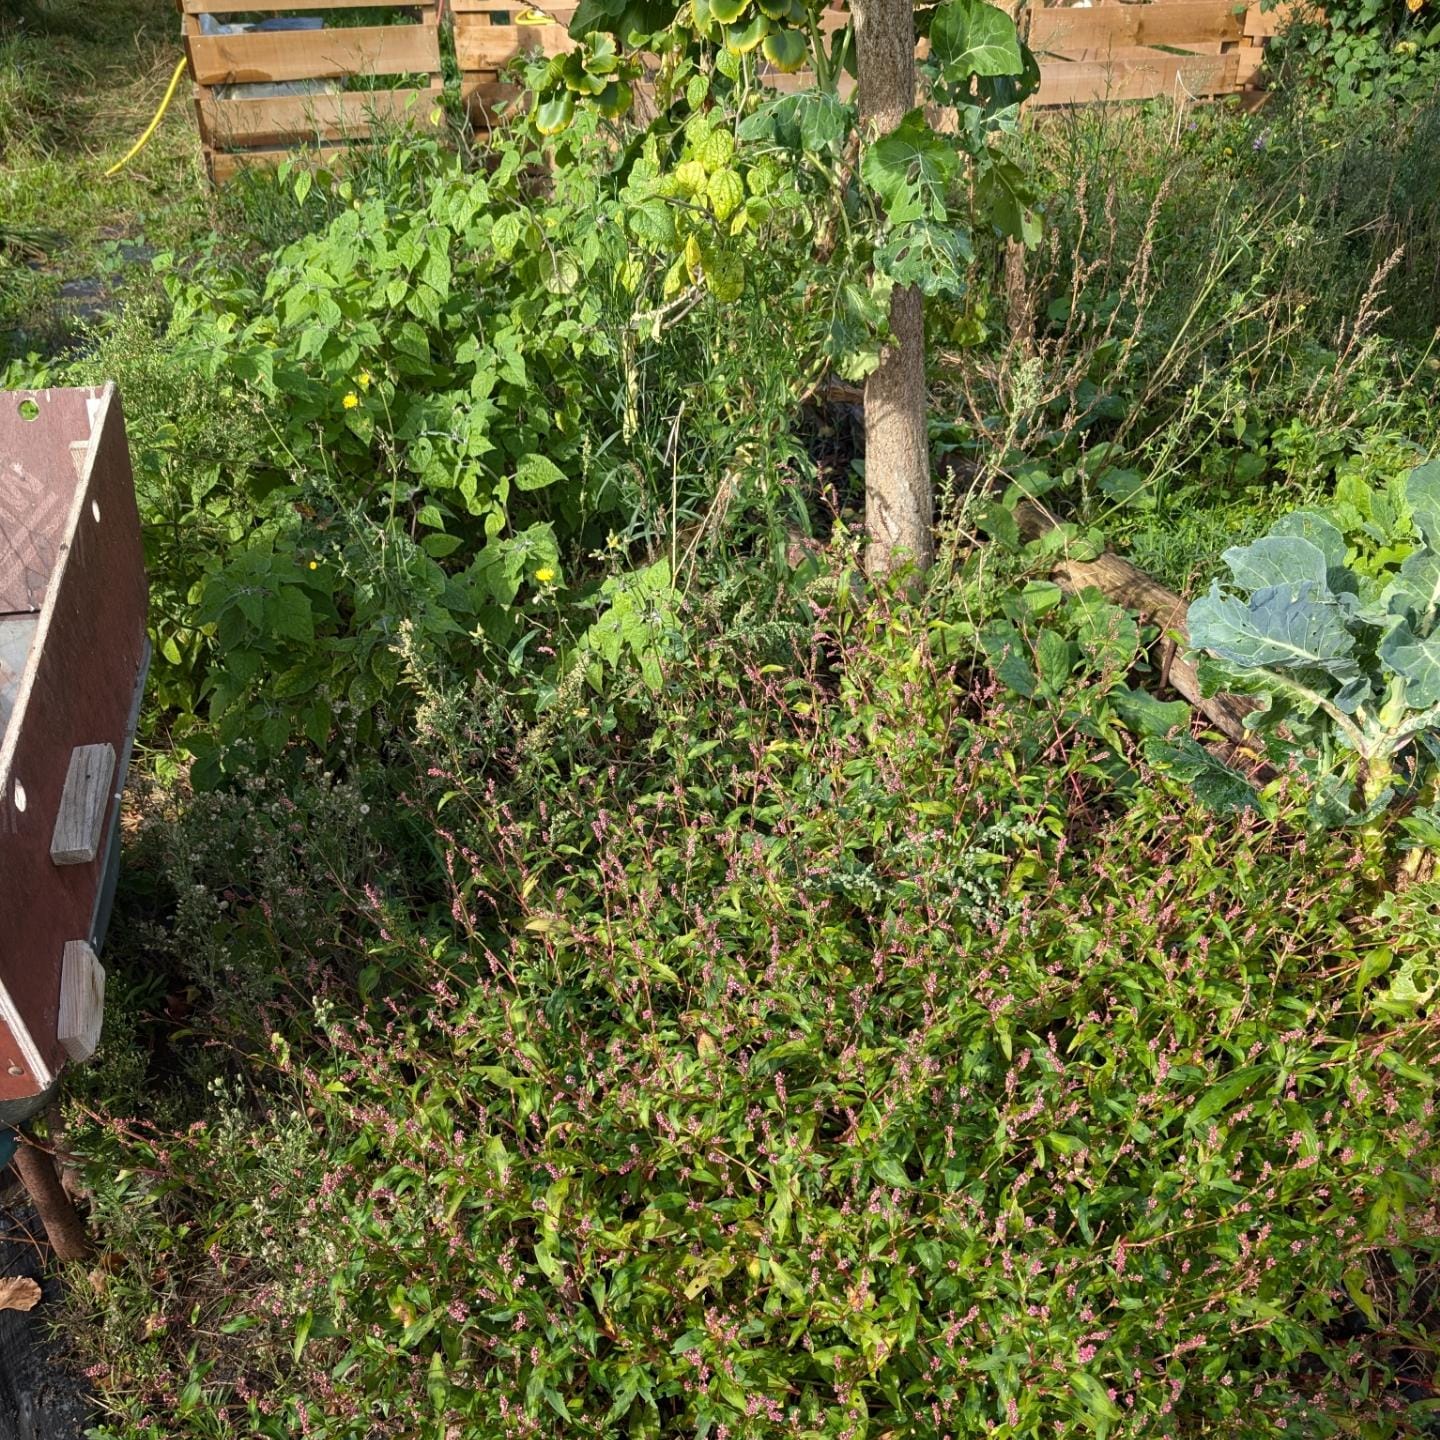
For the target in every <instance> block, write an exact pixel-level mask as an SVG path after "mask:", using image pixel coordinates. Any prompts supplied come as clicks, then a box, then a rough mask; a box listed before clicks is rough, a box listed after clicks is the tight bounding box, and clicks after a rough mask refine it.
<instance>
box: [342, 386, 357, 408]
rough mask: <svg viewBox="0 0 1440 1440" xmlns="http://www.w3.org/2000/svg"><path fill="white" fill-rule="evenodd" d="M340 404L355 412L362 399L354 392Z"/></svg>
mask: <svg viewBox="0 0 1440 1440" xmlns="http://www.w3.org/2000/svg"><path fill="white" fill-rule="evenodd" d="M340 403H341V404H342V405H343V406H344V407H345V408H346V409H347V410H353V409H354V408H355V407H356V406H357V405H358V404H359V403H360V397H359V396H358V395H357V394H356V393H355V392H354V391H353V390H352V391H351V392H350V393H349V394H348V395H347V396H346V397H345V398H344V399H343V400H342V401H341V402H340Z"/></svg>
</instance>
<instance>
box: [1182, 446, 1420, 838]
mask: <svg viewBox="0 0 1440 1440" xmlns="http://www.w3.org/2000/svg"><path fill="white" fill-rule="evenodd" d="M1402 493H1403V498H1404V502H1405V504H1404V509H1405V510H1406V511H1408V514H1401V513H1399V510H1398V509H1397V510H1396V512H1395V513H1394V514H1393V515H1391V514H1390V511H1389V510H1385V511H1382V512H1381V513H1382V514H1384V515H1390V520H1389V525H1390V527H1391V528H1392V529H1393V532H1394V533H1393V534H1387V535H1383V536H1375V535H1367V536H1366V537H1360V536H1356V537H1353V538H1352V537H1350V536H1348V535H1347V533H1346V532H1345V530H1342V528H1341V526H1340V524H1337V523H1336V521H1337V517H1336V516H1334V515H1332V514H1327V513H1324V512H1322V511H1318V510H1300V511H1296V512H1294V513H1293V514H1290V515H1287V516H1285V517H1284V518H1282V519H1281V520H1280V521H1279V522H1277V524H1276V525H1275V526H1274V527H1273V528H1272V530H1271V532H1270V533H1269V534H1268V535H1266V536H1264V537H1263V538H1262V539H1259V540H1256V541H1255V542H1254V543H1253V544H1250V545H1245V546H1239V547H1236V548H1234V549H1231V550H1227V551H1226V552H1225V554H1224V556H1223V557H1222V558H1223V559H1224V561H1225V563H1226V565H1228V566H1229V568H1230V575H1231V579H1230V581H1229V583H1228V584H1222V583H1221V582H1220V581H1219V580H1216V581H1215V582H1213V583H1212V585H1211V587H1210V593H1209V594H1208V595H1203V596H1201V597H1200V598H1199V599H1198V600H1196V601H1195V602H1194V603H1193V604H1192V605H1191V606H1190V609H1189V614H1188V617H1187V619H1188V624H1189V630H1190V640H1191V644H1192V645H1194V647H1195V648H1196V649H1197V650H1199V651H1201V652H1204V654H1203V658H1202V660H1201V673H1202V676H1203V677H1204V678H1205V681H1206V684H1207V687H1208V688H1210V689H1211V690H1218V689H1228V690H1232V691H1239V692H1241V693H1245V694H1250V695H1254V696H1256V697H1258V698H1259V700H1260V705H1259V707H1258V708H1257V709H1256V710H1255V712H1254V713H1253V714H1252V715H1251V716H1250V717H1249V719H1248V720H1247V722H1246V723H1247V725H1248V726H1250V727H1252V728H1253V729H1254V730H1255V732H1256V735H1257V738H1258V739H1260V740H1261V741H1262V742H1263V743H1264V744H1265V746H1266V749H1267V752H1268V753H1269V754H1270V756H1271V758H1272V759H1274V760H1276V761H1290V762H1296V763H1298V764H1299V765H1300V766H1301V767H1302V768H1303V769H1305V770H1307V771H1308V772H1309V773H1310V774H1311V775H1312V776H1313V778H1314V779H1315V780H1316V782H1317V785H1316V791H1315V810H1316V814H1317V818H1321V819H1323V820H1325V821H1327V822H1328V823H1335V822H1337V821H1339V822H1341V823H1344V822H1347V821H1348V822H1354V821H1361V822H1362V823H1369V824H1373V822H1374V821H1375V820H1376V818H1377V817H1378V816H1379V815H1380V814H1382V813H1383V812H1384V811H1385V810H1386V809H1387V807H1389V805H1390V804H1391V802H1392V801H1394V800H1395V799H1396V798H1397V797H1398V796H1401V795H1404V796H1405V797H1407V798H1416V799H1418V800H1420V802H1421V804H1422V806H1423V805H1426V804H1433V801H1434V799H1435V796H1434V790H1435V786H1436V773H1437V771H1436V766H1435V761H1436V759H1437V758H1440V461H1437V462H1431V463H1430V464H1427V465H1422V466H1420V467H1419V468H1417V469H1415V470H1412V471H1411V472H1410V474H1409V476H1408V477H1407V478H1406V480H1405V482H1404V486H1403V492H1402ZM1340 518H1342V519H1343V517H1340ZM1412 530H1413V533H1412ZM1364 539H1368V540H1370V541H1376V540H1378V541H1381V542H1386V541H1393V542H1394V543H1393V544H1390V545H1389V546H1388V548H1387V550H1386V552H1385V554H1386V559H1387V563H1384V564H1381V565H1374V564H1361V563H1359V557H1360V555H1361V554H1362V549H1361V546H1360V544H1359V542H1361V541H1362V540H1364ZM1370 548H1373V547H1370ZM1418 814H1419V818H1418V819H1416V820H1414V821H1412V822H1410V823H1408V824H1407V828H1408V829H1409V830H1410V831H1411V833H1412V834H1414V835H1419V836H1420V837H1421V838H1422V839H1426V838H1427V832H1430V831H1433V832H1435V833H1436V834H1440V828H1437V827H1436V825H1435V824H1433V823H1432V822H1433V821H1434V820H1435V818H1436V817H1434V816H1431V819H1430V821H1426V820H1425V819H1424V817H1425V816H1426V815H1427V814H1429V812H1428V811H1426V810H1424V809H1423V808H1422V809H1421V810H1420V811H1419V812H1418Z"/></svg>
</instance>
